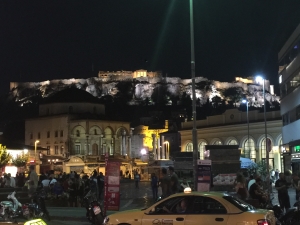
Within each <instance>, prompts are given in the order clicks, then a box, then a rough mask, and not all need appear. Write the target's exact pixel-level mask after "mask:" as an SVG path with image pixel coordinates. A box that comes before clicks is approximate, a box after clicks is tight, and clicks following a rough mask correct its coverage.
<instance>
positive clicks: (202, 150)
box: [198, 141, 207, 159]
mask: <svg viewBox="0 0 300 225" xmlns="http://www.w3.org/2000/svg"><path fill="white" fill-rule="evenodd" d="M205 145H207V143H206V142H204V141H202V142H200V143H199V147H198V151H199V153H200V159H204V151H205Z"/></svg>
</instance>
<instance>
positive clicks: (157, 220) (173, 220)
mask: <svg viewBox="0 0 300 225" xmlns="http://www.w3.org/2000/svg"><path fill="white" fill-rule="evenodd" d="M183 198H184V197H178V196H177V197H173V198H168V199H166V200H162V202H160V203H159V204H157V205H156V206H154V207H153V208H152V209H151V210H150V211H149V212H148V213H145V214H144V216H143V218H142V225H184V224H185V218H186V215H185V214H178V213H177V211H176V209H177V207H178V204H180V202H181V200H182V199H183ZM164 207H165V208H167V210H168V212H167V211H165V210H164Z"/></svg>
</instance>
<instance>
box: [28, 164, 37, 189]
mask: <svg viewBox="0 0 300 225" xmlns="http://www.w3.org/2000/svg"><path fill="white" fill-rule="evenodd" d="M29 170H30V175H29V180H30V181H33V188H37V185H38V181H39V178H38V175H37V173H36V172H35V170H34V166H33V165H31V166H30V167H29Z"/></svg>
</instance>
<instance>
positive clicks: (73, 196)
mask: <svg viewBox="0 0 300 225" xmlns="http://www.w3.org/2000/svg"><path fill="white" fill-rule="evenodd" d="M74 177H75V175H74ZM68 184H69V187H68V191H69V206H70V207H77V190H76V185H75V178H70V179H69V182H68Z"/></svg>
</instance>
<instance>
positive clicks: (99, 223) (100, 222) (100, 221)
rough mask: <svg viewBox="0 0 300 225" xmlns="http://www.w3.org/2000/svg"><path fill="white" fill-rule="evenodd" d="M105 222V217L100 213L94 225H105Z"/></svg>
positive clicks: (95, 218)
mask: <svg viewBox="0 0 300 225" xmlns="http://www.w3.org/2000/svg"><path fill="white" fill-rule="evenodd" d="M103 220H104V218H103V216H102V215H101V213H99V214H98V215H96V216H95V217H94V224H95V225H101V224H102V223H103Z"/></svg>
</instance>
